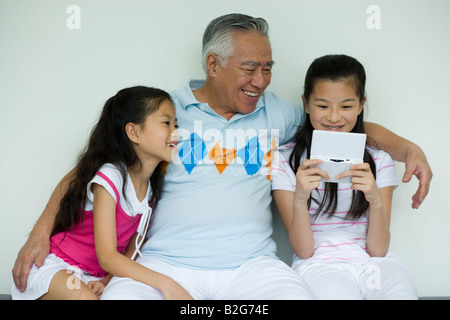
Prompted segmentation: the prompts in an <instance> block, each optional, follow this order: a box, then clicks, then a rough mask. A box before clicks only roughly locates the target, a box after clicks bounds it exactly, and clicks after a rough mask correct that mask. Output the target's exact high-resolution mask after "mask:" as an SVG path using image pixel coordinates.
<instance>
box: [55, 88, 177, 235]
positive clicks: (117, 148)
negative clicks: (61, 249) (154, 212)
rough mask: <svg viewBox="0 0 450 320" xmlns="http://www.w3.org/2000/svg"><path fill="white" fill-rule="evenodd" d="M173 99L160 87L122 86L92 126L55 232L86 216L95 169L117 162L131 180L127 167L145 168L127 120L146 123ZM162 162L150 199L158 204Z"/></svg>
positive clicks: (156, 172)
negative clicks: (89, 187) (135, 148)
mask: <svg viewBox="0 0 450 320" xmlns="http://www.w3.org/2000/svg"><path fill="white" fill-rule="evenodd" d="M166 100H169V101H172V100H171V98H170V95H169V94H168V93H167V92H165V91H163V90H160V89H156V88H148V87H144V86H137V87H131V88H126V89H123V90H120V91H119V92H118V93H117V94H116V95H115V96H113V97H111V98H109V99H108V100H107V101H106V104H105V106H104V107H103V111H102V113H101V115H100V119H99V121H98V123H97V124H96V125H95V126H94V128H93V129H92V132H91V135H90V138H89V142H88V144H87V147H86V148H85V150H84V151H83V152H82V153H81V155H80V156H79V157H78V161H77V165H76V171H75V178H74V180H73V181H72V182H70V184H69V187H68V190H67V192H66V194H65V195H64V197H63V198H62V200H61V203H60V209H59V211H58V213H57V215H56V218H55V225H54V228H53V233H52V234H56V233H58V232H66V231H67V230H69V228H71V227H75V225H76V224H77V223H79V222H82V220H83V217H84V206H85V202H86V199H87V194H86V190H87V189H86V188H87V185H88V183H89V181H91V180H92V178H93V177H94V175H95V173H96V172H97V171H98V170H99V169H100V167H101V166H102V165H103V164H105V163H111V164H113V165H115V166H116V167H117V168H118V169H119V170H120V172H121V175H122V178H123V181H124V184H123V190H122V191H124V190H125V185H126V183H127V168H131V167H132V168H137V169H138V170H140V169H141V168H142V163H141V160H140V159H139V157H138V155H137V154H136V152H135V150H134V148H133V146H132V144H131V141H130V140H129V138H128V136H127V134H126V132H125V126H126V124H127V123H130V122H131V123H135V124H143V123H144V122H145V119H146V117H147V116H148V115H149V114H152V113H154V112H155V111H157V110H158V109H159V107H160V105H161V103H162V102H163V101H166ZM160 165H161V164H159V165H158V166H157V167H156V168H155V170H154V172H153V175H152V176H151V178H150V185H151V188H152V196H151V199H150V200H149V202H150V203H151V205H152V206H153V207H156V205H157V203H158V200H159V199H160V197H161V193H162V187H163V184H164V174H163V171H162V169H161V167H160Z"/></svg>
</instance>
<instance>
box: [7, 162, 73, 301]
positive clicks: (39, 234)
mask: <svg viewBox="0 0 450 320" xmlns="http://www.w3.org/2000/svg"><path fill="white" fill-rule="evenodd" d="M74 176H75V169H72V170H71V171H70V172H69V173H68V174H67V175H66V176H65V177H64V178H63V179H62V180H61V181H60V182H59V183H58V185H57V186H56V188H55V190H54V191H53V193H52V195H51V196H50V199H49V201H48V203H47V205H46V207H45V209H44V211H43V212H42V214H41V216H40V217H39V219H38V220H37V222H36V224H35V225H34V227H33V230H32V231H31V233H30V235H29V237H28V240H27V242H26V243H25V244H24V245H23V247H22V249H21V250H20V251H19V253H18V255H17V258H16V262H15V264H14V268H13V271H12V273H13V279H14V283H15V285H16V287H17V288H18V289H19V290H20V291H22V292H23V291H25V289H26V287H27V278H28V274H29V273H30V269H31V267H32V266H33V263H34V264H36V266H37V267H41V266H42V265H43V264H44V260H45V258H46V257H47V255H48V253H49V250H50V236H51V233H52V230H53V225H54V222H55V217H56V214H57V213H58V211H59V204H60V202H61V199H62V198H63V196H64V194H65V193H66V192H67V189H68V187H69V183H70V182H71V181H72V180H73V178H74Z"/></svg>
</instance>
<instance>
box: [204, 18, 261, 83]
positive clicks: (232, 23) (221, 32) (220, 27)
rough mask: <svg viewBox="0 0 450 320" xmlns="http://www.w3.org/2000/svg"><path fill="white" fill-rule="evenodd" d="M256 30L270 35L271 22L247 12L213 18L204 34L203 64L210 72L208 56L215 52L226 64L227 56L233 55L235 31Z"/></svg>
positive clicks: (205, 69)
mask: <svg viewBox="0 0 450 320" xmlns="http://www.w3.org/2000/svg"><path fill="white" fill-rule="evenodd" d="M251 31H256V32H259V33H261V34H262V35H265V36H266V37H269V35H268V32H269V24H268V23H267V21H266V20H264V19H263V18H253V17H251V16H247V15H245V14H239V13H232V14H227V15H224V16H221V17H218V18H216V19H214V20H212V21H211V22H210V23H209V25H208V26H207V27H206V30H205V33H204V34H203V45H202V65H203V70H204V71H205V73H206V74H208V67H207V65H206V57H207V55H208V54H209V53H214V54H215V55H216V56H217V57H218V59H219V61H220V63H221V64H222V65H224V63H225V61H226V58H228V57H230V56H231V55H233V33H234V32H251Z"/></svg>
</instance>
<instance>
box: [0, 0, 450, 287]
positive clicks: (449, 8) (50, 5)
mask: <svg viewBox="0 0 450 320" xmlns="http://www.w3.org/2000/svg"><path fill="white" fill-rule="evenodd" d="M73 4H75V5H78V7H79V8H80V10H81V16H80V17H81V20H80V21H81V23H80V27H81V28H80V29H73V30H71V29H69V28H68V27H67V25H66V22H67V20H68V19H69V20H70V16H71V14H68V13H66V9H67V8H68V7H69V6H70V5H73ZM370 5H377V6H378V8H379V9H380V10H381V11H380V16H379V17H380V21H381V29H369V28H368V27H367V20H368V19H369V20H370V19H371V18H372V17H373V14H371V13H369V14H368V13H367V12H366V10H367V8H368V7H369V6H370ZM230 12H241V13H247V14H250V15H253V16H262V17H264V18H266V20H267V21H268V22H269V24H270V26H271V31H270V35H271V41H272V47H273V57H274V60H275V61H276V65H275V68H274V71H273V78H272V84H271V86H270V87H269V89H270V90H272V91H275V92H277V93H278V94H279V95H281V96H283V97H285V98H288V99H291V100H295V101H299V100H300V94H301V92H302V85H303V79H304V75H305V72H306V69H307V67H308V66H309V64H310V63H311V61H312V60H313V59H314V58H316V57H318V56H321V55H323V54H328V53H345V54H349V55H352V56H354V57H356V58H357V59H359V60H360V61H361V62H362V63H363V64H364V65H365V66H366V71H367V75H368V85H367V93H368V99H369V112H368V117H367V120H369V121H373V122H377V123H380V124H382V125H384V126H385V127H387V128H389V129H391V130H393V131H395V132H396V133H398V134H400V135H402V136H404V137H406V138H408V139H410V140H412V141H414V142H416V143H417V144H419V145H420V146H421V147H422V148H423V150H424V151H425V152H426V154H427V156H428V160H429V162H430V164H431V166H432V168H433V171H434V178H433V182H432V186H431V189H430V194H429V195H428V198H427V199H426V200H425V202H424V203H423V205H422V206H421V208H420V209H419V210H412V209H411V200H410V198H411V196H412V195H413V193H414V192H415V190H416V188H417V186H418V183H417V180H416V179H415V178H414V181H413V182H412V183H409V184H402V185H401V186H399V188H398V189H397V190H396V192H395V199H394V204H393V218H392V228H391V232H392V242H391V243H392V244H391V251H393V252H395V253H397V254H398V255H400V257H401V258H402V259H403V261H404V262H405V263H406V264H407V265H408V266H409V268H410V269H411V271H412V273H413V275H414V278H415V280H416V282H417V286H418V290H419V294H420V295H422V296H435V295H450V273H449V272H448V271H449V270H450V253H449V249H448V244H450V232H449V231H448V229H449V227H450V204H449V201H448V199H449V196H450V191H449V190H450V188H449V187H448V180H449V178H450V174H449V171H448V165H446V164H447V163H448V159H450V151H449V147H448V146H449V142H448V139H449V137H450V135H449V133H448V127H449V116H450V111H449V108H450V107H449V102H448V100H449V99H448V93H449V92H450V65H449V60H448V59H449V53H450V42H449V38H450V37H449V36H450V21H449V19H448V13H449V12H450V2H449V1H446V0H442V1H438V0H431V1H430V0H409V1H400V0H396V1H392V0H391V1H386V0H383V1H382V0H378V1H377V0H375V1H365V0H361V1H352V0H349V1H335V0H329V1H300V0H296V1H294V0H284V1H273V0H271V1H269V0H236V1H235V0H228V1H218V0H195V1H194V0H192V1H183V0H168V1H159V0H147V1H142V0H141V1H138V0H131V1H130V0H102V1H100V0H85V1H76V0H72V1H64V0H53V1H52V0H33V1H24V0H0V46H1V49H0V139H1V141H0V143H1V144H0V146H1V149H0V150H1V157H0V178H1V179H0V197H1V201H0V203H1V204H2V211H1V213H0V239H1V243H2V246H1V260H0V293H7V292H9V288H10V286H11V284H12V277H11V269H12V267H13V264H14V260H15V258H16V255H17V252H18V250H19V249H20V248H21V246H22V245H23V243H24V242H25V240H26V238H27V235H28V233H29V231H30V230H31V228H32V226H33V225H34V223H35V221H36V219H37V218H38V216H39V215H40V213H41V212H42V210H43V209H44V207H45V204H46V203H47V200H48V198H49V196H50V194H51V192H52V190H53V188H54V186H55V185H56V183H57V182H58V181H59V180H60V179H61V177H62V176H63V175H64V174H65V173H66V172H67V171H68V170H69V169H70V168H72V166H73V165H74V162H75V158H76V156H77V154H78V152H79V151H80V150H81V148H82V147H83V146H84V143H85V141H86V138H87V136H88V134H89V131H90V129H91V127H92V125H93V124H94V123H95V122H96V120H97V117H98V114H99V112H100V110H101V108H102V107H103V104H104V102H105V101H106V99H107V98H108V97H110V96H111V95H113V94H115V92H116V91H117V90H119V89H121V88H123V87H127V86H132V85H136V84H143V85H148V86H157V87H161V88H163V89H166V90H173V89H176V88H178V87H180V86H182V85H184V84H185V82H186V81H187V80H188V79H189V78H194V77H197V78H201V77H203V72H202V70H201V66H200V47H201V37H202V34H203V30H204V28H205V27H206V25H207V23H208V22H209V21H210V20H212V19H213V18H215V17H217V16H219V15H222V14H225V13H230ZM397 168H398V171H399V172H398V175H399V178H401V176H402V174H403V168H404V166H403V164H401V163H399V164H398V165H397ZM275 223H276V229H277V230H278V229H280V230H281V228H280V227H281V225H280V221H279V220H275ZM282 238H283V237H282ZM282 240H283V239H282ZM284 240H285V239H284ZM289 254H290V253H289V249H285V248H284V249H282V250H281V251H280V255H282V256H283V257H288V256H289Z"/></svg>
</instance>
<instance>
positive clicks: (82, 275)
mask: <svg viewBox="0 0 450 320" xmlns="http://www.w3.org/2000/svg"><path fill="white" fill-rule="evenodd" d="M61 270H67V273H71V274H73V276H72V277H69V278H68V280H67V287H68V288H69V289H70V288H72V289H76V288H79V285H80V282H79V281H80V280H81V281H82V282H83V283H85V284H87V283H88V282H89V281H98V280H100V279H101V278H97V277H93V276H91V275H90V274H89V273H87V272H84V271H82V270H81V269H80V268H78V267H75V266H71V265H70V264H68V263H67V262H65V261H64V260H63V259H61V258H58V257H57V256H55V255H54V254H53V253H51V254H49V255H48V256H47V258H45V261H44V265H43V266H42V267H40V268H38V267H36V265H34V264H33V267H32V268H31V270H30V274H29V275H28V279H27V289H26V290H25V291H24V292H20V291H19V290H18V289H17V288H16V286H15V285H14V284H13V285H12V287H11V296H12V299H13V300H36V299H38V298H40V297H42V296H43V295H44V294H46V293H47V292H48V288H49V286H50V282H51V281H52V279H53V277H54V276H55V274H56V273H57V272H58V271H61Z"/></svg>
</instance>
